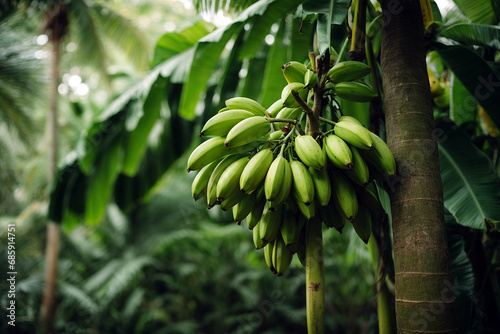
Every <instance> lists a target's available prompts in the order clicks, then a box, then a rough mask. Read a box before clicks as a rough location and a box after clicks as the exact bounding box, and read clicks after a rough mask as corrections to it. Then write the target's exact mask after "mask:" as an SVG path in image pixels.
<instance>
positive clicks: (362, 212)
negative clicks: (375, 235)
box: [352, 205, 372, 244]
mask: <svg viewBox="0 0 500 334" xmlns="http://www.w3.org/2000/svg"><path fill="white" fill-rule="evenodd" d="M352 226H353V227H354V230H355V231H356V234H357V235H358V236H359V237H360V238H361V240H363V242H364V243H365V244H367V243H368V240H369V239H370V234H371V232H372V217H371V215H370V212H369V211H368V209H366V208H365V207H364V206H363V205H360V206H359V209H358V214H357V215H356V218H354V221H353V222H352Z"/></svg>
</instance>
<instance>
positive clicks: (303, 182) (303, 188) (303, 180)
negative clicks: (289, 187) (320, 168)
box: [290, 160, 314, 205]
mask: <svg viewBox="0 0 500 334" xmlns="http://www.w3.org/2000/svg"><path fill="white" fill-rule="evenodd" d="M290 169H291V170H292V175H293V189H294V191H295V193H296V195H297V198H298V200H299V201H301V202H302V203H304V204H305V205H309V204H311V203H312V202H313V201H314V183H313V179H312V177H311V174H310V173H309V171H308V170H307V167H306V166H305V165H304V164H303V163H302V162H300V161H296V160H293V161H291V162H290Z"/></svg>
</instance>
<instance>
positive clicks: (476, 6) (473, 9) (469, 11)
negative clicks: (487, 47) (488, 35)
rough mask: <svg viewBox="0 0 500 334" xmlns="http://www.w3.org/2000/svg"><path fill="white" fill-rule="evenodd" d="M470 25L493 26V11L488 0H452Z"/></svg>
mask: <svg viewBox="0 0 500 334" xmlns="http://www.w3.org/2000/svg"><path fill="white" fill-rule="evenodd" d="M453 2H454V3H455V4H456V5H457V7H458V8H459V9H460V10H461V11H462V13H464V15H465V16H467V18H468V19H469V20H470V21H471V22H472V23H483V24H493V23H494V21H495V11H494V8H493V6H492V2H493V1H490V0H474V1H469V0H453Z"/></svg>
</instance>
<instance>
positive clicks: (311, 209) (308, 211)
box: [292, 191, 316, 220]
mask: <svg viewBox="0 0 500 334" xmlns="http://www.w3.org/2000/svg"><path fill="white" fill-rule="evenodd" d="M292 195H293V198H294V200H295V204H297V208H298V209H299V211H300V213H302V215H303V216H304V217H305V218H306V219H307V220H310V219H311V218H313V217H314V216H315V215H316V204H315V201H312V202H311V204H309V205H305V203H303V202H302V201H300V200H299V199H298V198H297V194H296V193H295V191H293V192H292Z"/></svg>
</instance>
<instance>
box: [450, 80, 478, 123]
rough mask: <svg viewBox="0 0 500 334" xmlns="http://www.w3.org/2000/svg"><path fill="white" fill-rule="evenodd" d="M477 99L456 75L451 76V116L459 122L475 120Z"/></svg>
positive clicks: (454, 120)
mask: <svg viewBox="0 0 500 334" xmlns="http://www.w3.org/2000/svg"><path fill="white" fill-rule="evenodd" d="M476 105H477V103H476V100H475V99H474V98H473V97H472V95H470V94H469V92H468V91H467V89H466V88H465V86H464V85H463V84H462V83H461V82H460V80H458V79H457V77H456V75H455V74H453V73H451V76H450V118H451V120H452V121H453V122H455V123H457V124H459V125H460V124H463V123H465V122H469V121H473V120H475V118H476V108H477V106H476Z"/></svg>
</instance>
